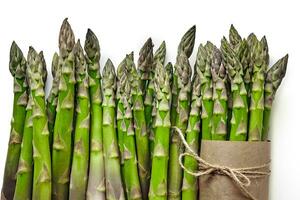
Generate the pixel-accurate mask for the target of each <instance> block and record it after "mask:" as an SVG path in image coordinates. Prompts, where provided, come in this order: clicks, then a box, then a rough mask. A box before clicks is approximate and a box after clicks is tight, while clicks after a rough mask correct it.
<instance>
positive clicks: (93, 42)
mask: <svg viewBox="0 0 300 200" xmlns="http://www.w3.org/2000/svg"><path fill="white" fill-rule="evenodd" d="M84 49H85V52H86V61H87V65H88V74H89V93H90V102H91V103H90V104H91V119H90V163H89V179H88V186H87V199H88V200H89V199H102V200H103V199H105V179H104V177H105V174H104V152H103V132H102V131H103V130H102V120H103V113H102V112H103V111H102V91H101V90H102V89H101V75H100V64H99V60H100V46H99V41H98V39H97V37H96V35H95V34H94V33H93V32H92V30H90V29H88V31H87V34H86V40H85V46H84Z"/></svg>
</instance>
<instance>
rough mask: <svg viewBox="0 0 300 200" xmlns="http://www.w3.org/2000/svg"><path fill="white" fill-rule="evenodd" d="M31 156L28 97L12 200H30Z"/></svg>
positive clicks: (30, 99)
mask: <svg viewBox="0 0 300 200" xmlns="http://www.w3.org/2000/svg"><path fill="white" fill-rule="evenodd" d="M32 154H33V152H32V96H31V95H29V99H28V103H27V107H26V117H25V124H24V130H23V140H22V145H21V154H20V158H19V166H18V172H17V178H16V179H17V181H16V189H15V193H14V200H23V199H31V194H32V176H33V165H32V163H33V159H32Z"/></svg>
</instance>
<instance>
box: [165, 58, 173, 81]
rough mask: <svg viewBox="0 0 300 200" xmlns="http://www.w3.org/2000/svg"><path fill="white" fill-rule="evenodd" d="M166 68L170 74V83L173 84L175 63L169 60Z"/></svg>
mask: <svg viewBox="0 0 300 200" xmlns="http://www.w3.org/2000/svg"><path fill="white" fill-rule="evenodd" d="M165 70H166V73H168V74H169V77H170V85H172V83H173V79H172V78H173V65H172V63H171V62H168V63H167V64H166V66H165Z"/></svg>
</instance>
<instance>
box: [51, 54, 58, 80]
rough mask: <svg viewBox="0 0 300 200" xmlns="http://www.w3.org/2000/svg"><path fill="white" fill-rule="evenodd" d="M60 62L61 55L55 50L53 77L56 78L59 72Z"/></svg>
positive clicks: (52, 68) (52, 66) (52, 67)
mask: <svg viewBox="0 0 300 200" xmlns="http://www.w3.org/2000/svg"><path fill="white" fill-rule="evenodd" d="M58 63H59V56H58V54H57V53H56V52H55V53H54V54H53V57H52V65H51V72H52V77H53V78H55V77H56V74H57V71H58V70H59V69H58V67H59V65H58Z"/></svg>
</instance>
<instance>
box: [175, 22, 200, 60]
mask: <svg viewBox="0 0 300 200" xmlns="http://www.w3.org/2000/svg"><path fill="white" fill-rule="evenodd" d="M195 36H196V26H195V25H194V26H192V27H191V28H190V29H189V30H188V31H187V32H186V33H185V34H184V35H183V37H182V38H181V41H180V43H179V46H178V51H177V54H178V55H180V53H181V51H183V52H184V53H185V55H186V56H187V57H188V58H189V57H190V56H191V55H192V52H193V49H194V44H195Z"/></svg>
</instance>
